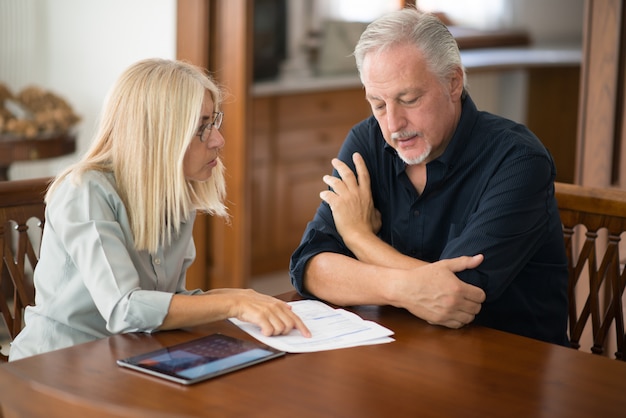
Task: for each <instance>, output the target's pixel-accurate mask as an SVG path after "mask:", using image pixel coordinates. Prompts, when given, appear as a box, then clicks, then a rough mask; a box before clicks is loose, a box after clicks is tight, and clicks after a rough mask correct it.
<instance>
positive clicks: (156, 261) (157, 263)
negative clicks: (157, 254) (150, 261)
mask: <svg viewBox="0 0 626 418" xmlns="http://www.w3.org/2000/svg"><path fill="white" fill-rule="evenodd" d="M154 264H156V265H157V266H158V265H159V264H161V259H160V258H155V259H154Z"/></svg>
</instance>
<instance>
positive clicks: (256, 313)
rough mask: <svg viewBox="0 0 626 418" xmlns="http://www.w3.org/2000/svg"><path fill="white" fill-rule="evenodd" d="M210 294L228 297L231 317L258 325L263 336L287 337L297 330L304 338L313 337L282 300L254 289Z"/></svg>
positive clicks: (222, 290)
mask: <svg viewBox="0 0 626 418" xmlns="http://www.w3.org/2000/svg"><path fill="white" fill-rule="evenodd" d="M210 293H213V294H217V293H219V294H226V295H228V296H229V297H230V298H231V300H232V304H231V306H232V307H231V312H230V315H229V317H234V318H237V319H239V320H241V321H245V322H251V323H253V324H256V325H258V326H259V327H261V332H262V333H263V335H266V336H271V335H285V334H288V333H289V332H291V330H292V329H294V328H295V329H297V330H298V331H300V333H301V334H302V335H303V336H304V337H307V338H308V337H310V336H311V332H310V331H309V329H308V328H307V327H306V325H304V322H302V319H300V317H299V316H298V315H296V314H295V313H293V311H292V310H291V305H289V304H288V303H287V302H284V301H282V300H280V299H276V298H274V297H272V296H268V295H264V294H261V293H258V292H256V291H254V290H252V289H220V290H217V291H213V292H210Z"/></svg>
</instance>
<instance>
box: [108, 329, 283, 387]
mask: <svg viewBox="0 0 626 418" xmlns="http://www.w3.org/2000/svg"><path fill="white" fill-rule="evenodd" d="M284 354H285V352H284V351H279V350H275V349H274V348H272V347H269V346H266V345H265V344H261V343H259V342H255V341H247V340H240V339H238V338H234V337H230V336H227V335H224V334H212V335H208V336H206V337H202V338H198V339H196V340H192V341H188V342H186V343H182V344H177V345H174V346H171V347H166V348H162V349H159V350H156V351H152V352H149V353H145V354H141V355H138V356H134V357H129V358H126V359H121V360H118V361H117V364H118V365H120V366H122V367H128V368H131V369H134V370H138V371H142V372H145V373H148V374H151V375H153V376H158V377H162V378H164V379H168V380H171V381H174V382H177V383H182V384H191V383H195V382H200V381H202V380H206V379H210V378H212V377H215V376H219V375H222V374H224V373H228V372H231V371H234V370H237V369H241V368H242V367H247V366H251V365H253V364H257V363H260V362H262V361H266V360H270V359H273V358H276V357H279V356H282V355H284Z"/></svg>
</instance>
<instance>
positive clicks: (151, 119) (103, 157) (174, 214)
mask: <svg viewBox="0 0 626 418" xmlns="http://www.w3.org/2000/svg"><path fill="white" fill-rule="evenodd" d="M206 91H208V92H209V93H210V94H211V98H212V99H213V103H214V107H215V109H214V110H215V111H218V110H219V106H220V104H221V100H222V94H221V91H220V89H219V88H218V86H217V85H216V84H215V82H213V80H212V79H211V78H210V76H209V75H207V74H206V73H205V72H204V71H203V70H201V69H200V68H198V67H195V66H193V65H191V64H188V63H185V62H181V61H173V60H165V59H146V60H143V61H139V62H137V63H135V64H133V65H131V66H130V67H129V68H128V69H127V70H126V71H124V73H122V75H121V76H120V78H119V79H118V80H117V82H116V83H115V85H114V86H113V88H112V90H111V91H110V92H109V95H108V96H107V100H106V102H105V106H104V108H103V112H102V117H101V121H100V125H99V129H98V131H97V133H96V135H95V139H94V141H93V144H92V145H91V148H90V149H89V150H88V151H87V153H86V154H85V155H84V156H83V157H82V159H81V160H80V161H79V162H77V163H76V164H74V165H73V166H71V167H69V168H68V169H66V170H65V171H64V172H62V173H61V174H60V175H59V176H57V178H56V179H55V181H54V182H53V183H52V185H51V187H50V190H49V191H48V193H47V195H46V201H48V200H49V199H50V196H51V195H52V194H53V193H54V190H55V189H56V187H57V186H58V185H59V183H60V182H61V181H62V180H63V179H64V178H65V177H68V176H70V177H71V178H72V180H73V181H75V182H79V181H80V178H81V175H82V174H83V173H85V172H86V171H90V170H97V171H102V172H111V173H113V175H114V176H115V182H116V185H117V191H118V193H119V195H120V197H121V198H122V201H123V202H124V205H125V206H126V210H127V212H128V216H129V220H130V227H131V230H132V232H133V236H134V239H135V248H136V249H138V250H148V251H149V252H151V253H155V252H156V251H157V248H158V247H159V246H160V245H162V244H164V243H169V242H170V241H171V239H172V236H173V234H177V233H178V231H179V229H180V225H181V223H182V222H185V221H187V220H188V219H189V216H190V215H191V214H192V213H193V211H195V210H199V211H203V212H207V213H209V214H212V215H219V216H224V217H226V216H227V211H226V207H225V205H224V198H225V194H226V187H225V182H224V166H223V163H222V161H221V159H218V164H217V166H216V167H215V168H214V169H213V173H212V175H211V177H210V178H209V180H208V181H205V182H198V181H193V180H187V179H186V178H185V176H184V174H183V159H184V156H185V152H186V151H187V148H188V146H189V144H190V143H191V141H193V140H198V138H196V133H197V130H198V125H199V123H200V112H201V109H202V104H203V100H204V96H205V92H206Z"/></svg>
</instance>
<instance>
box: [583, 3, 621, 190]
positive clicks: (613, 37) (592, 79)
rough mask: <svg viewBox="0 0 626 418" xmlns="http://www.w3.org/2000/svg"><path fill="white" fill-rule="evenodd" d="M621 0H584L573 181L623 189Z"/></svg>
mask: <svg viewBox="0 0 626 418" xmlns="http://www.w3.org/2000/svg"><path fill="white" fill-rule="evenodd" d="M625 13H626V11H625V9H624V0H587V1H586V3H585V20H584V28H583V63H582V68H581V70H582V73H581V95H580V110H579V126H578V147H577V148H578V157H577V159H578V161H577V167H578V172H577V174H576V182H577V183H581V184H584V185H593V186H617V187H624V186H625V185H626V159H625V158H621V157H622V155H623V153H624V152H625V151H624V147H625V145H626V144H624V139H625V137H624V131H625V129H626V128H625V127H624V108H625V101H624V100H625V98H624V95H625V93H624V83H625V82H626V73H625V71H626V68H625V66H624V60H625V54H626V52H625V50H624V48H625V45H624V31H625V29H624V23H625V18H624V15H625Z"/></svg>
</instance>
